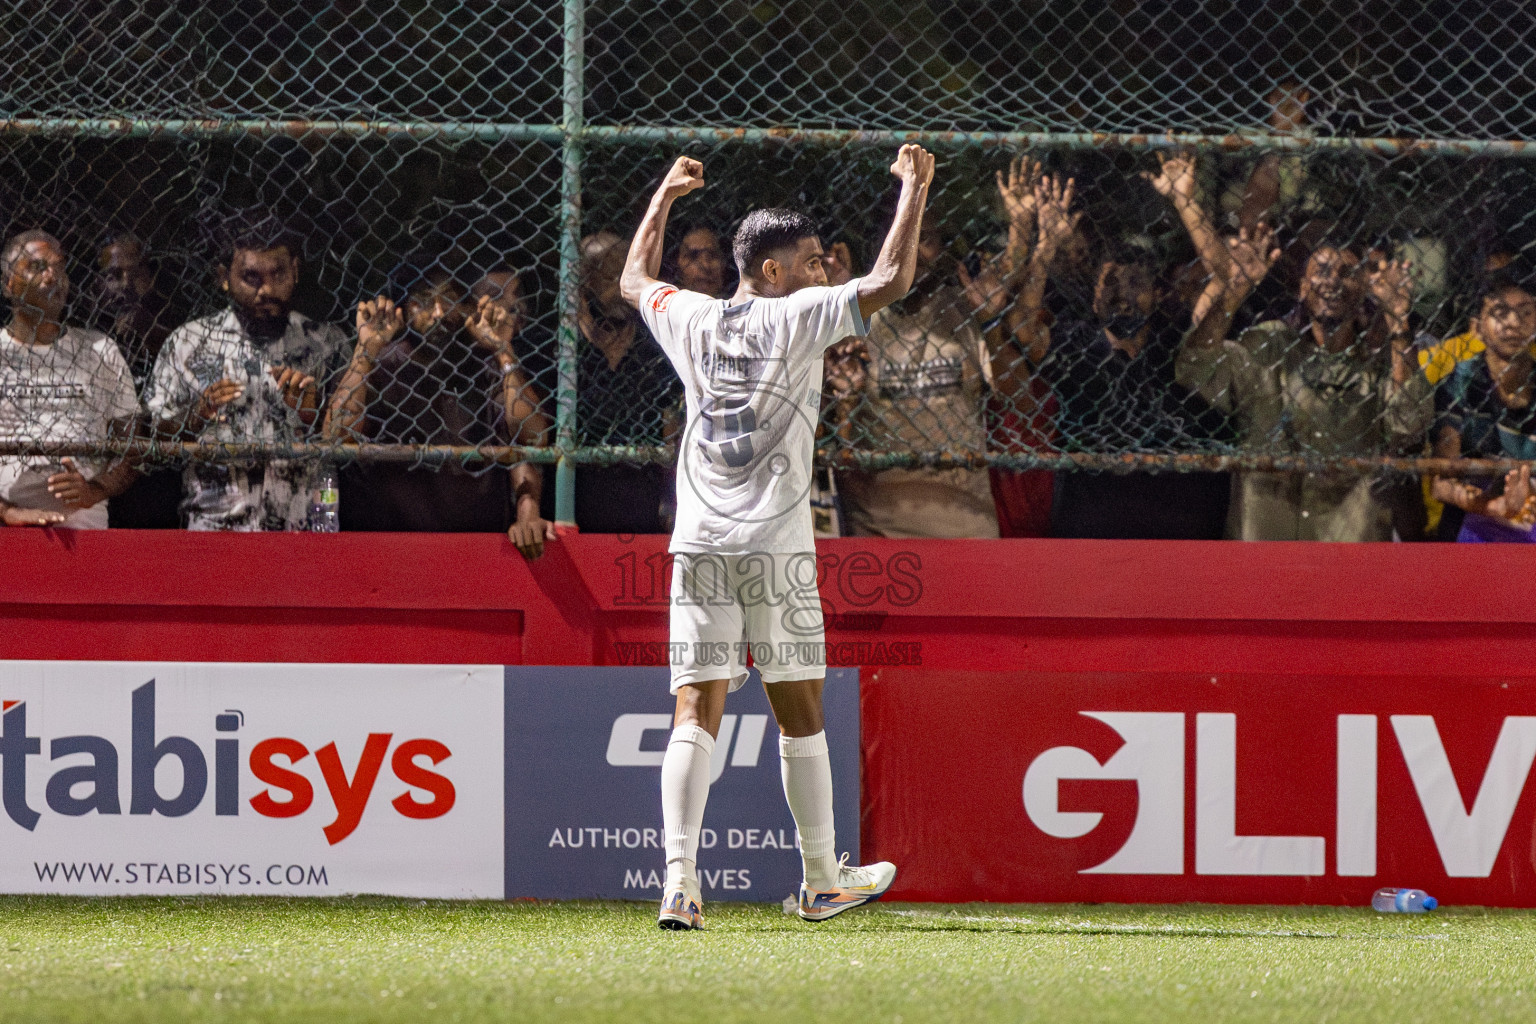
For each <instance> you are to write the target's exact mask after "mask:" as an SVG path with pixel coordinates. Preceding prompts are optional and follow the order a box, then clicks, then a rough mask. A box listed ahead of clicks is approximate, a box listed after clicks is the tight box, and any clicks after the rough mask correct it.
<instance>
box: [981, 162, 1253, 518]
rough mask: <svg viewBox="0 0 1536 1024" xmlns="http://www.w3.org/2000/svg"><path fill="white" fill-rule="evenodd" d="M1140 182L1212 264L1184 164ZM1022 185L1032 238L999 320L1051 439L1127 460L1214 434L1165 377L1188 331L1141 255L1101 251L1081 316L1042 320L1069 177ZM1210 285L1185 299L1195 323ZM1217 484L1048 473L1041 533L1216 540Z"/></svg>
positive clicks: (1065, 223) (1217, 430) (1065, 218)
mask: <svg viewBox="0 0 1536 1024" xmlns="http://www.w3.org/2000/svg"><path fill="white" fill-rule="evenodd" d="M1151 177H1152V180H1153V184H1154V186H1155V187H1156V188H1157V189H1158V191H1159V192H1161V193H1163V194H1164V195H1166V196H1168V197H1169V198H1170V199H1172V200H1173V202H1174V206H1175V208H1176V209H1177V210H1178V212H1179V214H1180V216H1181V219H1183V220H1184V223H1185V226H1186V229H1187V230H1189V232H1190V234H1191V237H1192V238H1193V239H1194V240H1195V242H1196V246H1197V249H1201V250H1202V252H1206V253H1207V258H1208V259H1210V260H1211V262H1215V259H1214V258H1213V257H1210V256H1209V250H1208V249H1206V248H1202V247H1208V246H1210V245H1211V244H1212V243H1216V242H1217V239H1216V236H1215V233H1214V231H1213V230H1212V229H1211V227H1210V225H1209V221H1208V220H1207V218H1206V217H1205V216H1204V214H1203V212H1202V211H1201V210H1200V208H1199V205H1198V203H1197V202H1196V198H1195V192H1194V165H1193V162H1192V161H1191V160H1189V159H1187V158H1182V157H1175V158H1172V159H1168V160H1165V162H1164V164H1163V167H1162V169H1161V170H1160V171H1159V173H1158V174H1157V175H1155V176H1151ZM1023 187H1026V186H1025V185H1024V183H1022V182H1021V183H1019V186H1018V188H1019V189H1020V190H1022V188H1023ZM1034 189H1035V193H1036V195H1035V199H1034V205H1035V207H1036V209H1037V213H1036V217H1037V220H1038V228H1037V231H1038V240H1037V242H1036V245H1035V248H1034V251H1033V252H1032V253H1031V255H1030V259H1029V261H1028V266H1027V269H1026V271H1025V273H1024V275H1023V284H1022V287H1021V294H1020V299H1019V302H1018V303H1017V304H1016V306H1015V308H1014V311H1013V312H1012V313H1011V314H1010V316H1011V319H1012V320H1013V322H1014V324H1015V336H1016V337H1017V338H1018V341H1019V345H1020V347H1021V348H1022V349H1023V351H1024V352H1025V353H1026V354H1027V355H1028V357H1029V358H1030V360H1031V361H1033V362H1034V363H1035V364H1036V365H1038V366H1039V368H1040V374H1041V376H1042V377H1044V378H1045V380H1046V381H1047V382H1048V383H1049V384H1050V386H1051V389H1052V391H1053V392H1054V393H1055V396H1056V399H1057V401H1058V403H1059V411H1058V413H1057V416H1056V430H1057V435H1058V436H1057V441H1056V443H1057V444H1058V445H1060V446H1061V447H1062V448H1064V449H1066V450H1068V451H1087V452H1111V453H1113V452H1128V453H1129V452H1168V451H1172V450H1178V449H1179V448H1184V449H1186V450H1188V449H1191V448H1197V447H1199V446H1200V445H1201V443H1202V442H1204V443H1207V444H1208V443H1209V442H1211V441H1213V440H1219V439H1221V438H1222V437H1223V434H1224V433H1225V430H1226V427H1225V423H1224V418H1223V417H1222V416H1221V415H1220V414H1219V413H1217V412H1215V411H1214V410H1212V409H1211V408H1210V406H1209V405H1208V404H1207V403H1206V402H1205V401H1204V400H1202V399H1200V398H1199V397H1198V396H1195V395H1192V394H1190V393H1189V391H1188V390H1186V389H1185V388H1183V387H1181V386H1179V384H1178V383H1177V382H1176V381H1175V380H1174V361H1175V359H1176V357H1177V355H1178V351H1179V345H1180V342H1181V339H1182V338H1183V337H1184V335H1185V333H1186V332H1187V331H1189V330H1190V329H1191V327H1192V326H1193V325H1190V324H1185V323H1180V320H1181V319H1183V318H1184V317H1185V316H1186V313H1185V311H1184V310H1182V309H1178V308H1176V307H1172V308H1171V298H1172V296H1171V295H1170V293H1169V289H1168V287H1167V284H1166V280H1165V278H1166V275H1165V274H1164V272H1163V268H1162V267H1161V266H1160V265H1159V264H1157V263H1156V262H1155V261H1154V260H1153V258H1152V257H1151V256H1150V255H1148V254H1146V253H1144V252H1141V251H1138V250H1135V249H1133V248H1131V247H1129V246H1125V247H1122V248H1121V249H1120V250H1118V251H1115V252H1113V253H1111V255H1110V256H1109V257H1108V258H1107V259H1104V260H1102V261H1101V262H1100V264H1099V269H1098V276H1097V279H1096V280H1095V283H1094V291H1093V319H1092V320H1073V319H1069V318H1063V319H1061V320H1058V321H1057V322H1056V323H1054V324H1051V323H1049V322H1048V321H1049V317H1048V315H1046V313H1045V309H1044V295H1045V285H1046V277H1047V276H1048V274H1049V273H1051V272H1053V271H1052V268H1054V267H1057V266H1059V265H1060V264H1059V263H1058V261H1057V250H1058V247H1059V246H1060V245H1062V244H1064V243H1065V242H1066V241H1067V240H1068V239H1070V238H1071V237H1072V236H1073V234H1074V232H1075V229H1076V226H1077V222H1078V220H1079V218H1080V217H1081V216H1082V215H1081V214H1073V213H1072V212H1071V205H1072V196H1073V191H1074V183H1073V182H1072V181H1067V182H1066V183H1063V182H1062V181H1061V180H1060V179H1059V178H1055V177H1048V178H1042V179H1040V180H1039V182H1038V184H1036V185H1035V186H1034ZM1223 258H1224V253H1223ZM1222 265H1223V266H1224V263H1223V264H1222ZM1208 276H1210V277H1211V279H1212V280H1213V281H1214V280H1216V278H1215V276H1214V274H1211V273H1210V272H1209V271H1208ZM1219 288H1220V286H1219V283H1218V284H1217V285H1215V286H1208V288H1207V291H1208V292H1210V294H1207V295H1203V296H1202V297H1201V300H1199V301H1197V302H1196V303H1195V308H1194V311H1193V320H1194V324H1195V325H1198V324H1199V323H1200V322H1201V321H1203V320H1204V319H1206V318H1207V317H1208V316H1209V312H1208V310H1209V309H1210V307H1211V304H1212V303H1211V298H1212V297H1213V295H1214V294H1215V291H1216V290H1219ZM1229 489H1230V481H1229V479H1228V478H1227V476H1226V474H1220V473H1176V472H1175V473H1155V472H1131V473H1111V472H1105V471H1082V470H1077V471H1073V472H1063V473H1057V474H1056V494H1055V502H1054V506H1053V509H1052V515H1051V531H1052V534H1053V535H1054V536H1057V537H1096V538H1143V539H1186V540H1198V539H1213V540H1214V539H1218V538H1220V537H1221V535H1222V530H1223V526H1224V519H1225V516H1226V512H1227V503H1228V492H1229Z"/></svg>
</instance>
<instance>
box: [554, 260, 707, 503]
mask: <svg viewBox="0 0 1536 1024" xmlns="http://www.w3.org/2000/svg"><path fill="white" fill-rule="evenodd" d="M628 250H629V243H628V241H627V240H626V239H623V238H620V237H619V236H618V235H616V234H614V233H613V232H611V231H610V232H600V233H599V235H598V236H596V237H592V236H589V237H588V238H587V239H584V240H583V242H582V252H583V254H584V255H583V258H582V266H581V299H580V306H579V310H578V317H577V324H578V326H579V328H580V330H581V340H582V344H581V351H580V354H579V360H580V362H579V365H578V368H577V381H578V384H577V396H576V424H577V430H578V432H579V438H580V443H581V444H583V445H659V444H663V443H665V442H667V441H670V440H672V439H674V438H675V437H676V435H677V433H678V425H679V419H680V414H679V410H678V405H679V402H680V401H681V399H682V384H681V382H680V381H679V380H678V377H677V374H676V372H674V371H673V369H672V364H671V363H669V362H668V361H667V357H666V355H665V354H664V353H663V352H662V351H661V347H660V346H659V345H657V344H656V341H655V339H654V338H652V337H651V334H650V332H649V331H648V330H646V327H645V325H644V324H643V323H642V322H641V321H640V316H639V314H638V313H637V312H636V311H635V308H634V307H633V306H631V305H630V304H629V303H627V302H625V301H624V297H623V295H621V294H620V292H619V276H620V275H621V274H622V273H623V271H624V260H625V256H626V254H627V252H628ZM674 500H675V499H674V497H673V491H672V476H671V473H670V472H669V471H668V470H667V469H666V468H665V467H662V466H659V465H656V464H647V465H621V464H620V465H612V466H597V465H590V464H588V465H581V466H578V467H577V468H576V525H577V527H578V528H579V529H580V530H581V531H582V532H584V533H666V532H667V531H668V530H669V529H670V528H671V526H670V519H671V516H672V514H673V508H672V505H673V502H674Z"/></svg>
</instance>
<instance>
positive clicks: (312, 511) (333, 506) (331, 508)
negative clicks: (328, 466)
mask: <svg viewBox="0 0 1536 1024" xmlns="http://www.w3.org/2000/svg"><path fill="white" fill-rule="evenodd" d="M309 530H310V532H311V533H338V532H340V531H341V495H340V494H339V493H338V492H337V490H336V478H335V477H334V476H332V475H331V474H329V473H327V474H325V475H324V476H322V477H321V478H320V486H319V487H317V488H315V493H314V498H313V500H311V501H310V503H309Z"/></svg>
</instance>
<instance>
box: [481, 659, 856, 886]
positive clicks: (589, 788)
mask: <svg viewBox="0 0 1536 1024" xmlns="http://www.w3.org/2000/svg"><path fill="white" fill-rule="evenodd" d="M668 679H669V674H668V670H667V669H665V668H586V667H570V668H567V667H558V668H556V667H533V666H511V667H508V668H507V670H506V699H505V702H504V708H505V712H504V713H505V716H506V726H505V728H506V782H505V789H504V793H505V801H506V878H507V888H506V895H507V898H508V899H516V898H518V897H535V898H538V899H579V898H599V899H650V898H656V899H660V897H661V888H662V881H663V879H664V877H665V874H666V870H665V869H666V854H665V850H664V844H663V841H662V828H661V758H662V755H663V753H664V752H665V750H666V745H667V739H668V736H669V735H670V733H671V729H672V707H673V697H672V696H671V694H670V693H668V691H667V685H668ZM824 705H825V710H826V726H827V741H828V744H829V745H830V747H831V756H832V783H833V791H834V793H835V800H836V804H835V813H836V816H837V848H838V850H839V851H843V850H847V851H849V852H850V853H852V855H853V859H854V860H855V861H857V860H858V851H859V683H858V670H857V669H851V668H845V669H828V670H827V685H826V691H825V696H824ZM725 711H726V713H725V718H724V720H723V721H722V723H721V726H720V736H719V738H718V740H717V741H716V744H715V756H714V762H713V765H712V770H711V775H712V777H713V782H712V784H711V786H710V793H709V806H708V809H707V810H706V812H705V815H704V832H703V838H702V840H701V842H700V849H699V881H700V883H701V884H702V887H703V895H704V898H705V899H706V900H741V901H754V902H777V901H779V900H782V899H783V898H784V897H785V896H788V895H790V894H791V893H793V892H796V891H797V890H798V888H799V885H800V853H799V848H798V845H797V843H796V836H795V822H794V819H793V818H792V817H791V816H790V813H789V807H788V806H787V805H786V804H785V802H784V790H783V786H782V783H781V781H780V777H779V753H778V740H777V736H778V730H777V728H776V727H775V726H774V721H773V713H772V711H771V710H770V708H769V706H768V698H767V696H766V694H764V692H763V687H762V684H761V683H760V682H759V681H758V677H757V673H756V671H755V670H754V671H753V672H752V675H751V678H750V679H748V680H747V683H746V685H745V686H743V687H742V688H741V689H740V690H738V691H737V692H735V693H733V694H731V696H730V698H729V699H728V700H727V701H726V709H725Z"/></svg>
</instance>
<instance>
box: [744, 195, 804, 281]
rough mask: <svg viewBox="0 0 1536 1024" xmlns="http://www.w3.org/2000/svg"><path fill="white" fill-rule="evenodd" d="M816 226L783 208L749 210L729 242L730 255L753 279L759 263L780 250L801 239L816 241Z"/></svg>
mask: <svg viewBox="0 0 1536 1024" xmlns="http://www.w3.org/2000/svg"><path fill="white" fill-rule="evenodd" d="M819 237H821V236H820V233H819V232H818V231H817V230H816V222H815V221H813V220H811V218H810V217H808V216H806V215H805V214H803V213H801V212H800V211H799V210H791V209H789V208H787V207H783V206H774V207H769V208H768V209H766V210H753V211H752V212H751V213H749V214H747V216H746V219H745V220H743V221H742V222H741V227H739V228H737V229H736V237H735V238H733V239H731V255H732V256H734V257H735V258H736V269H737V271H738V272H740V273H741V274H743V275H752V276H756V274H757V268H759V267H761V266H762V264H763V260H765V259H767V258H768V257H769V256H770V255H771V254H773V253H775V252H778V251H780V250H782V249H792V248H794V247H795V245H796V243H798V242H799V241H800V239H802V238H819Z"/></svg>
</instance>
